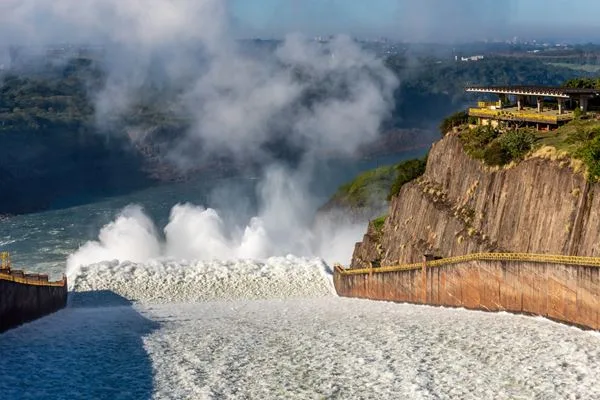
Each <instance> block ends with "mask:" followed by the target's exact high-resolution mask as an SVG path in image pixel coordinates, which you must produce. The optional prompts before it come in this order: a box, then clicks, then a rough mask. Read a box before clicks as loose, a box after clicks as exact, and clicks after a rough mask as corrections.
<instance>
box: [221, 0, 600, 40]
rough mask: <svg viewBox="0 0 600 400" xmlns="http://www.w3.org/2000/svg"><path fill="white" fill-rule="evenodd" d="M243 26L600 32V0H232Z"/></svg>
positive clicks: (401, 34)
mask: <svg viewBox="0 0 600 400" xmlns="http://www.w3.org/2000/svg"><path fill="white" fill-rule="evenodd" d="M230 1H231V5H232V13H233V15H234V18H235V19H236V23H237V24H238V26H240V27H243V29H242V30H241V32H244V33H247V34H256V35H258V36H261V35H264V36H269V35H280V34H282V33H284V32H286V31H290V30H295V31H301V32H303V33H306V34H329V33H337V32H346V33H355V34H358V35H360V34H368V35H374V36H378V35H385V36H389V37H393V38H399V39H402V38H406V39H424V40H436V39H437V40H453V39H465V38H476V39H485V38H494V37H500V36H502V37H512V36H516V35H544V36H554V37H555V36H562V37H581V36H590V35H591V36H594V35H595V37H596V38H597V37H600V19H599V17H598V16H599V15H600V1H599V0H230Z"/></svg>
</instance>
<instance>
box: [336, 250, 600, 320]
mask: <svg viewBox="0 0 600 400" xmlns="http://www.w3.org/2000/svg"><path fill="white" fill-rule="evenodd" d="M334 284H335V288H336V291H337V293H338V294H339V295H340V296H344V297H358V298H367V299H375V300H387V301H399V302H412V303H421V304H430V305H439V306H451V307H465V308H469V309H478V310H486V311H510V312H516V313H526V314H535V315H541V316H544V317H548V318H551V319H554V320H558V321H562V322H566V323H569V324H574V325H578V326H582V327H586V328H591V329H596V330H599V329H600V268H599V267H587V266H577V265H563V264H545V263H534V262H516V261H470V262H464V263H459V264H454V265H446V266H439V267H432V268H428V267H424V268H421V269H417V270H410V271H397V272H384V273H372V274H356V275H354V274H344V273H340V271H339V270H337V269H336V271H335V274H334Z"/></svg>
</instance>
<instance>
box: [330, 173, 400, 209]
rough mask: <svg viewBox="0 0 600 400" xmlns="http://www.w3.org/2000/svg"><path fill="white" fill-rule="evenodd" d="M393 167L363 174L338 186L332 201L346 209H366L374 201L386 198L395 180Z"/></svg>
mask: <svg viewBox="0 0 600 400" xmlns="http://www.w3.org/2000/svg"><path fill="white" fill-rule="evenodd" d="M396 175H397V171H396V166H395V165H388V166H384V167H379V168H376V169H372V170H370V171H367V172H363V173H362V174H360V175H358V176H357V177H356V178H354V180H352V181H350V182H348V183H346V184H344V185H342V186H340V188H339V189H338V190H337V192H336V193H335V194H334V195H333V198H332V201H333V202H335V203H337V204H340V205H342V206H346V207H352V208H360V207H368V206H369V205H370V204H373V202H374V201H378V200H379V201H382V200H384V199H385V198H386V196H387V194H388V192H389V190H390V187H391V186H392V184H393V183H394V181H395V179H396Z"/></svg>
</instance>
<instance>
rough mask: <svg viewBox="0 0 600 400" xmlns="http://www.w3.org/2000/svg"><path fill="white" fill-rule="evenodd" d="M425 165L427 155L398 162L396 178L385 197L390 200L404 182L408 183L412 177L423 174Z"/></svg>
mask: <svg viewBox="0 0 600 400" xmlns="http://www.w3.org/2000/svg"><path fill="white" fill-rule="evenodd" d="M426 165H427V156H425V157H423V158H420V159H416V160H408V161H404V162H402V163H400V164H398V165H397V166H396V170H397V173H398V175H396V180H395V181H394V183H393V184H392V187H391V188H390V193H389V194H388V196H387V199H388V200H391V199H392V197H394V196H396V195H398V193H399V192H400V189H401V188H402V186H403V185H404V184H405V183H408V182H410V181H412V180H413V179H416V178H418V177H419V176H421V175H423V174H424V173H425V166H426Z"/></svg>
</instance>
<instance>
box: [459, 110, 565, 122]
mask: <svg viewBox="0 0 600 400" xmlns="http://www.w3.org/2000/svg"><path fill="white" fill-rule="evenodd" d="M469 116H471V117H483V118H493V119H500V120H505V121H530V122H541V123H548V124H555V125H556V124H558V122H559V121H570V120H572V119H573V118H574V116H573V114H572V113H570V114H557V115H546V114H538V113H534V112H523V111H507V110H491V109H489V108H469Z"/></svg>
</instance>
